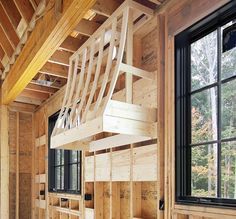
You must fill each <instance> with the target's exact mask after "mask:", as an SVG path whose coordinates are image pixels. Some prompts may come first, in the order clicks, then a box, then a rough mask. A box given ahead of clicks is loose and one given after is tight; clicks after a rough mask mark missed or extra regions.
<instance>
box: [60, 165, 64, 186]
mask: <svg viewBox="0 0 236 219" xmlns="http://www.w3.org/2000/svg"><path fill="white" fill-rule="evenodd" d="M61 189H64V166H62V167H61Z"/></svg>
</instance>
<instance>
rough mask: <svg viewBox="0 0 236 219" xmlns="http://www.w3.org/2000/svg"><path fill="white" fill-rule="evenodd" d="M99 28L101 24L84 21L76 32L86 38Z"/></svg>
mask: <svg viewBox="0 0 236 219" xmlns="http://www.w3.org/2000/svg"><path fill="white" fill-rule="evenodd" d="M99 27H100V24H98V23H96V22H94V21H90V20H86V19H82V20H81V21H80V22H79V24H78V25H77V27H76V28H75V30H76V31H77V32H78V33H79V34H82V35H85V36H91V35H92V34H93V33H94V32H95V31H96V30H97V29H98V28H99Z"/></svg>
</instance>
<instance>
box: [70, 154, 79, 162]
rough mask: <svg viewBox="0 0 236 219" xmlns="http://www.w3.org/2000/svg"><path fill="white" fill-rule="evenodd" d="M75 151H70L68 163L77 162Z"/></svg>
mask: <svg viewBox="0 0 236 219" xmlns="http://www.w3.org/2000/svg"><path fill="white" fill-rule="evenodd" d="M77 153H78V152H77V151H70V163H77Z"/></svg>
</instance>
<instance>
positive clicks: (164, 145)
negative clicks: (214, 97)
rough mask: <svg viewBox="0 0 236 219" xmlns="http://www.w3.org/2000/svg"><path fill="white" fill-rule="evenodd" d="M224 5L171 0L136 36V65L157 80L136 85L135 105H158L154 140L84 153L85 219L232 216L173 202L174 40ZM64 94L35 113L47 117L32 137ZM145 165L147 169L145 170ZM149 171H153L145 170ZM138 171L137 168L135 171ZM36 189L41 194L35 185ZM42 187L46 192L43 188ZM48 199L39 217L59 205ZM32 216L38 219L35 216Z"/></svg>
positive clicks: (212, 0) (57, 200)
mask: <svg viewBox="0 0 236 219" xmlns="http://www.w3.org/2000/svg"><path fill="white" fill-rule="evenodd" d="M226 2H227V0H191V1H190V0H182V1H179V0H170V1H169V2H168V3H167V4H166V5H165V6H164V7H163V8H162V9H161V10H159V11H157V14H156V16H155V18H154V19H153V20H152V21H151V23H150V25H146V26H145V27H144V28H143V30H141V33H140V35H142V37H140V35H139V34H137V36H136V37H135V39H134V43H135V44H134V50H135V52H134V54H135V57H134V65H135V66H138V67H141V68H144V69H146V70H149V71H153V70H157V79H158V80H157V82H155V81H152V82H143V80H139V81H137V82H135V84H134V86H133V92H134V103H137V104H141V105H145V106H147V105H148V106H156V105H157V107H158V139H157V141H154V142H151V143H150V142H146V143H144V144H142V145H140V144H137V145H133V146H132V147H131V146H124V147H120V148H117V149H112V150H105V151H98V152H96V153H95V154H93V153H85V154H84V163H83V165H84V173H83V175H84V180H85V181H84V191H83V194H84V193H89V194H92V195H93V199H92V200H91V201H85V202H84V205H83V207H84V209H83V210H82V212H83V216H84V217H85V218H88V219H91V218H94V217H95V218H117V219H121V218H122V219H123V218H124V219H127V218H145V219H146V218H148V219H150V218H165V219H171V218H174V219H210V218H211V219H213V218H222V217H224V218H229V219H231V218H236V211H235V210H232V209H231V210H229V209H220V208H217V209H216V208H210V207H207V208H206V207H192V206H186V205H176V204H175V166H174V160H175V151H174V148H175V142H174V139H175V138H174V132H175V130H174V120H175V118H174V36H175V35H176V34H177V33H179V32H180V31H182V30H184V29H185V28H187V27H188V26H190V25H192V24H193V23H195V22H197V21H198V20H199V19H201V18H203V17H204V16H206V15H207V14H209V13H211V12H212V11H214V10H216V9H217V8H219V7H220V6H222V5H223V4H224V3H226ZM144 33H145V34H144ZM62 93H63V91H61V92H59V93H58V94H56V95H55V96H54V97H53V98H52V99H51V100H50V101H48V102H47V103H46V104H44V105H43V106H42V107H41V108H40V109H39V111H37V113H36V114H35V120H34V121H35V123H38V120H37V119H36V118H37V117H38V118H39V120H40V122H42V121H41V119H42V118H44V117H45V118H44V121H45V125H43V126H41V128H42V127H44V131H42V132H41V133H40V134H38V135H37V136H36V138H35V139H38V138H40V137H41V135H44V134H46V135H47V118H48V116H50V115H52V114H53V113H55V112H56V111H58V110H59V108H60V103H61V101H62ZM113 98H114V99H117V100H122V99H124V98H125V93H124V90H121V91H119V92H118V93H116V94H115V95H114V96H113ZM37 114H38V115H37ZM40 122H39V123H38V126H39V127H40ZM39 127H38V128H39ZM38 128H36V129H35V130H37V129H38ZM42 129H43V128H42ZM36 133H37V131H36ZM46 139H47V137H46ZM38 140H39V139H38ZM136 150H137V152H136ZM149 150H153V151H152V153H150V154H149V153H148V151H149ZM43 152H44V153H43ZM43 152H42V153H39V154H38V157H37V159H35V162H39V160H40V159H42V162H44V161H45V162H47V141H46V147H45V150H44V151H43ZM139 153H140V156H138V158H137V160H136V157H135V156H137V154H139ZM145 153H148V154H145ZM149 156H150V157H149ZM147 158H148V159H147ZM38 159H39V160H38ZM139 159H140V160H139ZM150 159H151V160H152V161H153V162H152V163H151V164H150V163H148V161H149V160H150ZM43 160H44V161H43ZM134 160H135V161H138V160H139V161H138V162H140V163H139V164H140V166H138V167H142V168H143V169H142V174H141V173H140V172H139V173H138V172H135V171H136V169H135V162H134ZM145 165H146V166H145ZM147 165H150V166H148V167H147ZM155 166H156V169H155ZM46 168H47V163H45V171H44V173H45V174H46V178H47V170H46ZM147 169H151V170H152V171H154V172H149V171H146V170H147ZM138 171H141V169H139V168H138ZM42 173H43V172H42ZM148 173H150V175H149V174H148ZM35 174H36V175H37V174H38V172H37V171H36V172H35ZM139 176H140V178H139ZM149 177H150V178H149ZM34 188H35V189H36V190H37V191H38V190H39V189H38V187H37V183H36V184H35V187H34ZM45 188H46V190H47V184H45ZM48 197H49V195H47V192H46V197H45V200H46V201H47V200H49V201H47V202H46V206H45V207H44V208H46V209H45V210H43V213H42V215H43V216H44V215H45V214H46V213H47V212H48V215H51V213H50V212H51V207H50V205H51V204H52V203H55V207H56V206H58V207H60V206H59V205H60V198H58V197H56V198H54V197H52V198H50V199H49V198H48ZM34 198H35V197H34ZM77 198H78V197H77ZM72 199H73V197H72ZM160 199H164V201H165V211H162V210H159V200H160ZM54 201H55V202H54ZM68 208H69V207H68ZM76 208H78V207H76ZM58 209H60V208H58ZM45 212H46V213H45ZM69 215H70V214H69V213H60V211H59V210H58V211H57V210H55V212H54V214H53V216H52V217H51V218H60V217H61V218H69V217H72V216H69ZM36 218H40V216H39V215H37V217H36Z"/></svg>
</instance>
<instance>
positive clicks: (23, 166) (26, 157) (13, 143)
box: [9, 111, 32, 219]
mask: <svg viewBox="0 0 236 219" xmlns="http://www.w3.org/2000/svg"><path fill="white" fill-rule="evenodd" d="M31 166H32V115H31V114H27V113H20V112H14V111H10V112H9V172H10V173H9V182H10V184H9V191H10V197H9V198H10V200H9V217H10V218H22V219H23V218H25V219H28V218H31V177H32V168H31Z"/></svg>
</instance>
